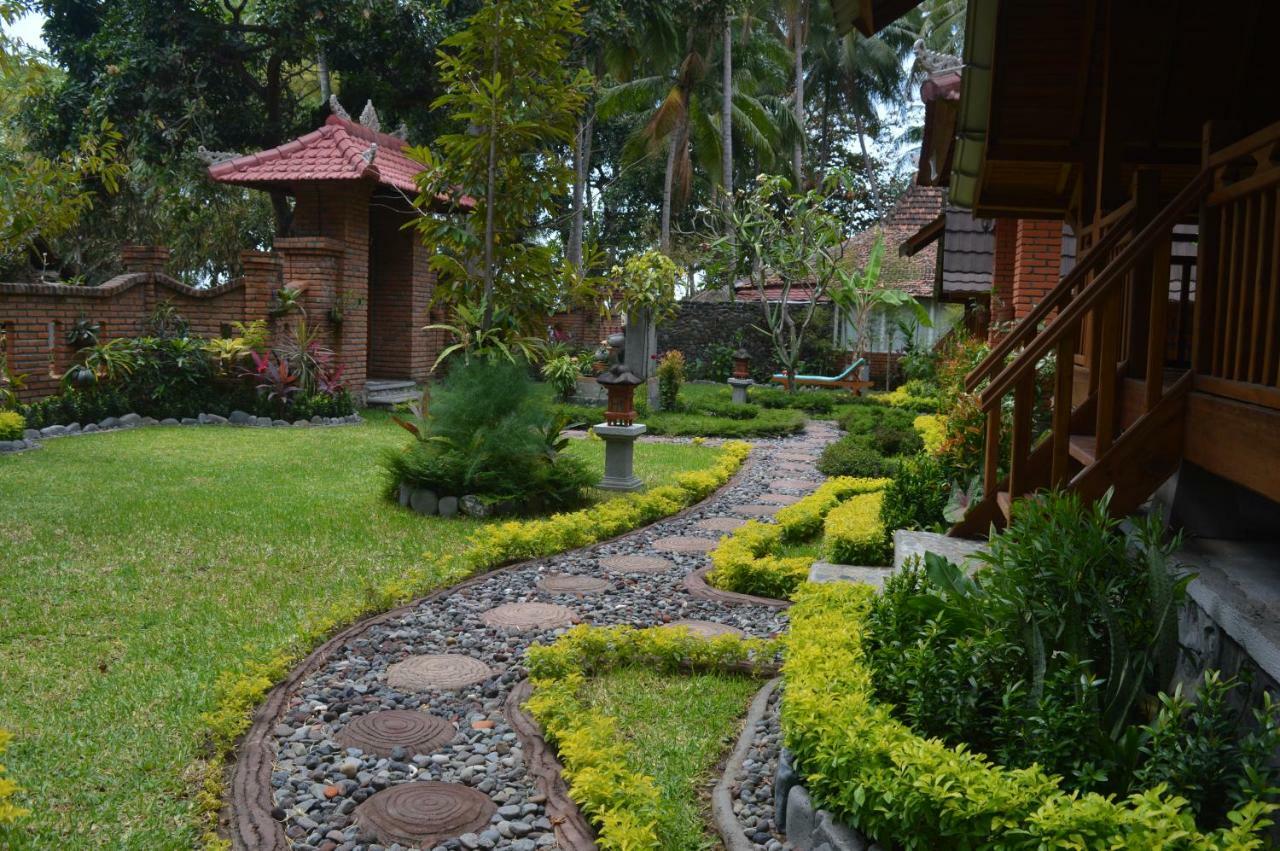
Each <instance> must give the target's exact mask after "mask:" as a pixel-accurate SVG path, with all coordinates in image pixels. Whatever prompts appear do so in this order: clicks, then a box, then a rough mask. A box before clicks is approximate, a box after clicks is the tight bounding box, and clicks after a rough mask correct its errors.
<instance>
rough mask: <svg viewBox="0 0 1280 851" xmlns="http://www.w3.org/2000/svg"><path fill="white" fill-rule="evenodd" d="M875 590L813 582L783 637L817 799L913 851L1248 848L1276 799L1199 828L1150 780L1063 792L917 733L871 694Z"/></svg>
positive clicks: (789, 696) (793, 734) (794, 740)
mask: <svg viewBox="0 0 1280 851" xmlns="http://www.w3.org/2000/svg"><path fill="white" fill-rule="evenodd" d="M873 594H874V591H873V590H872V589H871V588H870V587H868V586H865V585H854V584H848V583H832V584H821V585H818V584H808V583H806V584H805V585H803V586H801V588H800V589H798V590H797V592H796V594H795V605H794V606H793V607H792V608H791V612H790V614H791V632H790V633H789V634H788V636H787V637H786V639H785V644H786V651H785V654H786V659H785V662H784V665H783V673H784V676H785V679H786V690H785V698H784V700H783V703H782V732H783V738H784V742H785V744H786V747H787V748H788V749H790V750H791V751H792V753H794V754H795V760H796V768H797V770H798V771H799V772H800V774H801V776H802V777H803V781H804V784H805V786H806V787H807V788H808V790H809V793H810V794H811V795H812V796H813V799H814V804H815V805H816V806H818V807H821V808H823V809H825V810H828V811H830V812H831V813H832V814H834V815H835V816H836V818H838V819H839V820H841V821H843V822H845V823H847V824H849V825H851V826H853V827H855V828H857V829H859V830H861V831H862V832H863V833H865V834H867V835H868V836H870V837H872V838H874V839H875V840H877V841H878V842H881V843H883V844H889V843H892V844H893V846H894V847H901V848H908V849H916V848H919V849H926V848H928V849H933V848H942V849H979V848H981V849H1041V848H1078V849H1093V848H1124V849H1157V848H1159V849H1197V851H1198V849H1222V848H1229V849H1249V848H1261V847H1263V842H1262V840H1261V839H1259V838H1258V837H1257V836H1256V833H1257V832H1258V831H1260V830H1261V829H1263V828H1264V827H1266V826H1268V825H1269V824H1270V823H1271V822H1270V820H1269V819H1268V818H1267V816H1268V814H1269V813H1271V812H1273V811H1274V810H1275V809H1276V807H1275V805H1272V804H1265V803H1260V802H1251V803H1249V804H1246V805H1244V806H1242V807H1240V808H1239V809H1237V810H1236V811H1234V812H1233V813H1231V816H1230V819H1231V822H1232V825H1231V827H1229V828H1224V829H1222V830H1219V831H1214V832H1212V833H1202V832H1200V831H1199V830H1197V828H1196V825H1195V820H1194V817H1193V816H1192V815H1191V813H1190V811H1189V810H1188V809H1187V808H1186V806H1185V803H1186V802H1185V801H1184V800H1183V799H1181V798H1177V797H1173V796H1169V795H1167V794H1165V793H1164V790H1163V787H1156V788H1154V789H1152V790H1149V791H1147V792H1144V793H1141V794H1135V795H1131V796H1130V797H1128V798H1125V799H1123V800H1116V799H1115V798H1114V797H1110V796H1102V795H1097V794H1086V795H1081V794H1068V793H1066V792H1064V791H1063V790H1062V789H1061V787H1060V785H1059V780H1058V778H1056V777H1051V776H1049V775H1046V774H1045V773H1044V772H1043V771H1041V770H1040V769H1039V768H1038V767H1035V766H1032V767H1031V768H1026V769H1008V768H1004V767H1002V766H999V765H995V764H993V763H992V762H991V761H990V760H988V759H987V758H986V757H985V756H982V755H981V754H977V753H973V752H970V751H968V750H965V749H964V748H962V747H954V748H953V747H948V746H947V745H945V744H943V743H942V742H941V741H939V740H937V739H924V738H921V737H920V736H918V735H916V734H915V733H914V732H912V730H911V729H910V728H908V727H907V726H906V725H904V724H902V723H901V722H900V721H898V720H897V719H896V718H895V717H894V716H893V715H892V713H891V712H890V711H889V707H886V706H883V705H880V704H877V703H876V701H875V700H874V698H873V686H872V676H873V674H872V671H871V670H870V668H869V667H868V665H867V663H866V659H865V656H864V654H863V647H862V641H863V632H864V629H865V621H866V617H867V612H868V610H869V608H870V602H871V598H872V596H873Z"/></svg>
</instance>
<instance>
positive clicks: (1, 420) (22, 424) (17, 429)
mask: <svg viewBox="0 0 1280 851" xmlns="http://www.w3.org/2000/svg"><path fill="white" fill-rule="evenodd" d="M26 428H27V421H26V420H25V419H23V417H22V414H20V413H18V412H17V411H0V440H21V439H22V433H23V431H25V430H26Z"/></svg>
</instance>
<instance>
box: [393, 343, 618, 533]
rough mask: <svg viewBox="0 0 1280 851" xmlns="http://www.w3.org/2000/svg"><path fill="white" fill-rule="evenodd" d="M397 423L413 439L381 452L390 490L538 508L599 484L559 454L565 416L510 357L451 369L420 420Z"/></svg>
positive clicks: (555, 505) (578, 498)
mask: <svg viewBox="0 0 1280 851" xmlns="http://www.w3.org/2000/svg"><path fill="white" fill-rule="evenodd" d="M398 422H399V423H400V424H401V425H403V426H404V427H405V428H406V429H407V430H408V431H410V432H411V433H412V434H413V435H414V436H415V437H416V438H417V440H415V441H414V442H413V443H411V444H410V445H409V446H408V447H406V448H405V449H403V450H401V451H391V452H388V453H386V454H385V455H384V458H383V466H384V467H385V468H386V469H387V470H388V471H389V472H390V474H391V484H392V486H393V489H394V488H395V487H398V486H399V485H401V484H407V485H410V486H412V487H417V488H426V489H429V490H432V491H435V492H436V494H437V495H440V496H465V495H476V496H480V497H483V498H487V499H489V500H492V501H500V500H512V501H514V502H515V503H516V504H518V505H519V506H520V508H521V510H523V511H527V512H529V513H541V512H545V511H547V510H561V509H564V508H570V507H573V506H575V505H576V504H580V503H581V502H582V501H583V500H584V499H585V498H586V495H587V488H588V487H590V486H591V485H593V484H595V483H596V482H597V481H599V475H598V474H597V473H596V472H595V471H593V470H591V469H590V468H589V467H588V466H587V464H586V462H585V461H584V460H582V459H580V458H577V457H575V456H571V455H564V454H562V453H561V452H560V450H561V449H563V448H564V443H565V439H564V438H562V437H561V436H560V432H561V431H562V430H563V428H564V427H565V426H566V425H567V424H568V423H567V421H566V420H565V419H564V418H563V417H557V416H555V415H553V414H552V413H551V409H550V406H549V404H548V403H547V401H546V400H545V399H544V398H543V397H542V396H541V394H539V393H537V392H536V391H535V389H534V385H533V381H532V379H531V378H530V377H529V374H528V371H527V370H526V369H524V368H523V367H522V366H520V365H518V364H515V363H511V362H510V361H506V360H501V359H473V360H471V361H470V362H467V363H464V364H462V365H460V366H458V367H455V368H454V369H452V370H450V372H449V375H448V377H447V378H446V379H445V380H444V382H443V383H442V384H440V385H439V386H438V387H436V388H435V389H434V390H433V392H432V394H431V402H430V409H429V414H428V416H427V417H425V418H424V419H422V420H421V421H419V422H417V423H411V422H406V421H404V420H398Z"/></svg>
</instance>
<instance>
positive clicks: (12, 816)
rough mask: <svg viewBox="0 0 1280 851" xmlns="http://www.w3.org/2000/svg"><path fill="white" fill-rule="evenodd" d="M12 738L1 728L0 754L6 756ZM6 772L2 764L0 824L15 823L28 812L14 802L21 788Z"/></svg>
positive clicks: (0, 773)
mask: <svg viewBox="0 0 1280 851" xmlns="http://www.w3.org/2000/svg"><path fill="white" fill-rule="evenodd" d="M12 738H13V736H12V735H11V734H10V733H9V731H7V730H0V756H4V752H5V751H6V750H7V749H8V747H9V742H10V741H11V740H12ZM4 772H5V768H4V765H2V764H0V825H6V824H13V823H14V822H16V821H17V820H18V819H20V818H22V817H23V816H25V815H26V814H27V812H28V811H27V810H25V809H23V808H22V807H19V806H18V805H17V804H15V803H13V796H14V795H16V794H18V792H19V791H21V790H20V789H19V788H18V784H16V783H14V782H13V781H12V780H10V779H9V778H7V777H5V776H4Z"/></svg>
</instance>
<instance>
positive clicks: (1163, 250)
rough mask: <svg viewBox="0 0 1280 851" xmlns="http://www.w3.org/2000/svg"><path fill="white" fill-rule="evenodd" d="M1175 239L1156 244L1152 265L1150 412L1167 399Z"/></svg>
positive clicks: (1148, 346)
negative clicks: (1168, 338)
mask: <svg viewBox="0 0 1280 851" xmlns="http://www.w3.org/2000/svg"><path fill="white" fill-rule="evenodd" d="M1172 253H1173V239H1172V237H1171V236H1165V237H1163V238H1161V239H1160V241H1159V242H1157V243H1156V247H1155V253H1154V254H1153V255H1152V262H1151V289H1150V292H1149V293H1148V295H1149V297H1150V307H1149V308H1148V309H1147V326H1148V331H1147V354H1146V365H1147V369H1146V376H1145V379H1146V407H1145V410H1147V411H1150V410H1151V409H1152V408H1154V407H1155V406H1156V405H1157V404H1159V402H1160V399H1161V398H1163V397H1164V358H1165V340H1166V335H1167V334H1168V331H1169V269H1170V263H1171V260H1170V255H1172Z"/></svg>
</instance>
